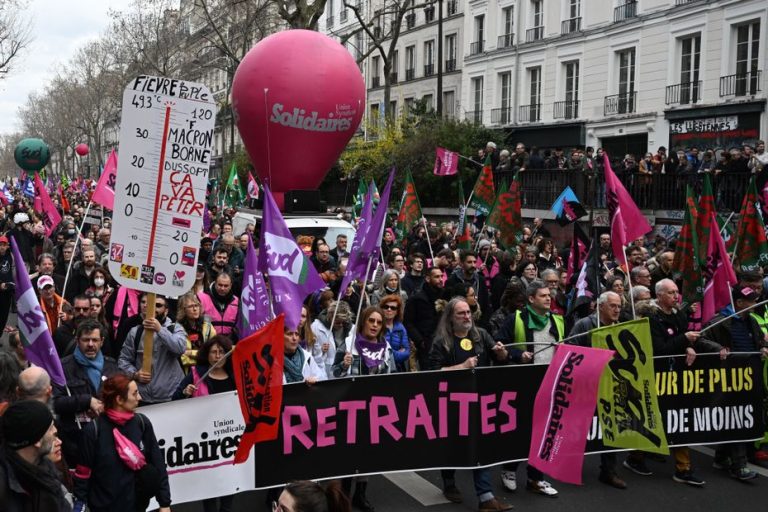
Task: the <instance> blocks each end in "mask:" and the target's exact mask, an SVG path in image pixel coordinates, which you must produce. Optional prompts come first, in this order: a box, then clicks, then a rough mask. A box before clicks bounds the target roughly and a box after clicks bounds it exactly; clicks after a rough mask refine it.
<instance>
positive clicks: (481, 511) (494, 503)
mask: <svg viewBox="0 0 768 512" xmlns="http://www.w3.org/2000/svg"><path fill="white" fill-rule="evenodd" d="M513 508H514V507H513V506H512V505H510V504H509V503H502V502H500V501H499V500H497V499H496V498H491V499H489V500H488V501H483V502H482V503H480V507H479V508H478V512H502V511H504V510H512V509H513Z"/></svg>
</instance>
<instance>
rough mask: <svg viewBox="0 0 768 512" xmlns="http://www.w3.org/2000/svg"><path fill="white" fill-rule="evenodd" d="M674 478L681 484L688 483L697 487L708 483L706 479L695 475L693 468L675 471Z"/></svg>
mask: <svg viewBox="0 0 768 512" xmlns="http://www.w3.org/2000/svg"><path fill="white" fill-rule="evenodd" d="M672 480H674V481H675V482H677V483H680V484H688V485H693V486H695V487H701V486H702V485H704V484H705V483H706V482H705V481H704V480H702V479H701V478H699V477H697V476H696V475H694V474H693V471H691V470H688V471H675V474H674V475H672Z"/></svg>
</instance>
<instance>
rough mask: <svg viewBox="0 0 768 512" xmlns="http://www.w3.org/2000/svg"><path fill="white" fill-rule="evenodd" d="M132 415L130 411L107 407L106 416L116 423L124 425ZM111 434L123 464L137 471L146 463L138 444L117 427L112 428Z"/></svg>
mask: <svg viewBox="0 0 768 512" xmlns="http://www.w3.org/2000/svg"><path fill="white" fill-rule="evenodd" d="M133 417H134V413H132V412H123V411H116V410H114V409H107V418H109V420H110V421H111V422H112V423H115V424H116V425H120V426H122V425H125V424H126V423H128V422H129V421H130V420H132V419H133ZM112 436H113V437H114V438H115V450H116V451H117V455H118V456H119V457H120V460H122V461H123V464H125V465H126V466H128V468H129V469H131V470H133V471H138V470H140V469H141V468H143V467H144V466H146V465H147V460H146V459H145V458H144V454H143V453H141V450H139V448H138V446H136V445H135V444H134V443H133V441H131V440H130V439H128V438H127V437H125V436H124V435H123V434H122V433H121V432H120V430H118V429H117V428H113V429H112Z"/></svg>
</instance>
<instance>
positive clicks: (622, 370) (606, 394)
mask: <svg viewBox="0 0 768 512" xmlns="http://www.w3.org/2000/svg"><path fill="white" fill-rule="evenodd" d="M592 346H593V347H595V348H605V349H608V350H614V351H616V357H614V358H613V359H612V360H611V361H610V362H609V363H608V366H607V367H606V368H605V370H604V371H603V375H602V377H601V378H600V386H599V388H598V392H597V413H598V416H599V418H600V426H601V428H602V430H603V444H605V446H612V447H615V448H631V449H633V450H644V451H647V452H654V453H664V454H666V453H669V448H668V446H667V436H666V433H665V431H664V422H663V421H662V417H661V412H660V411H659V401H658V397H657V396H656V374H655V372H654V369H653V344H652V342H651V327H650V323H649V321H648V319H647V318H643V319H641V320H633V321H631V322H624V323H621V324H615V325H611V326H608V327H601V328H599V329H595V330H593V331H592Z"/></svg>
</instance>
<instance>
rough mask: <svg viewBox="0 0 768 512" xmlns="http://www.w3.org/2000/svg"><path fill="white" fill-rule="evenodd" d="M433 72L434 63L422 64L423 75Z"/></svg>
mask: <svg viewBox="0 0 768 512" xmlns="http://www.w3.org/2000/svg"><path fill="white" fill-rule="evenodd" d="M434 74H435V65H434V64H424V76H432V75H434Z"/></svg>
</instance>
